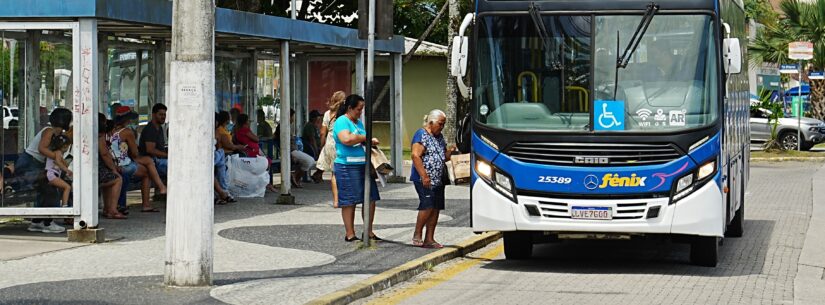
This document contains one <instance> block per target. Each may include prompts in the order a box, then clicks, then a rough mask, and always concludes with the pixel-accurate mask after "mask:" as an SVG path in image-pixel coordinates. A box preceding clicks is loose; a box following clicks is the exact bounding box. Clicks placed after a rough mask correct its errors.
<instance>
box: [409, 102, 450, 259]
mask: <svg viewBox="0 0 825 305" xmlns="http://www.w3.org/2000/svg"><path fill="white" fill-rule="evenodd" d="M446 123H447V116H446V115H445V114H444V111H441V110H438V109H435V110H432V111H430V113H429V114H428V115H427V116H425V117H424V127H423V128H421V129H419V130H418V131H416V132H415V135H413V138H412V145H411V146H412V160H413V169H412V172H411V173H410V180H411V181H412V182H413V184H414V185H415V191H416V192H417V193H418V200H419V203H418V219H417V220H416V222H415V232H414V233H413V239H412V243H413V245H414V246H418V247H425V248H436V249H437V248H442V247H443V246H442V245H441V244H439V243H438V242H436V241H435V239H434V238H433V236H434V235H435V226H436V224H437V223H438V214H439V212H440V211H441V210H443V209H444V182H445V181H442V177H443V173H444V163H445V162H447V161H449V160H450V155H452V153H453V152H454V151H455V145H451V146H450V147H449V148H447V142H446V141H444V136H443V135H442V134H441V130H443V129H444V124H446ZM424 226H426V227H427V234H426V235H425V236H424V239H422V238H421V233H422V231H423V229H424Z"/></svg>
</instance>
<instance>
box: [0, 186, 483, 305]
mask: <svg viewBox="0 0 825 305" xmlns="http://www.w3.org/2000/svg"><path fill="white" fill-rule="evenodd" d="M304 186H305V188H303V189H296V190H294V192H293V194H294V195H295V197H296V201H297V202H298V203H299V205H291V206H283V205H274V204H272V203H273V202H275V200H276V199H277V196H278V194H267V197H266V198H263V199H243V200H240V202H238V203H235V204H230V205H227V206H216V207H215V239H214V277H213V278H214V286H213V287H208V288H186V289H176V288H167V287H165V286H163V284H162V283H163V266H164V247H165V237H164V233H165V224H164V223H165V213H140V212H139V209H138V207H135V206H133V208H132V210H131V214H130V215H129V219H128V220H109V219H102V220H101V224H100V225H101V227H103V228H105V230H106V235H107V237H109V238H113V237H115V238H117V240H115V241H110V242H107V243H104V244H94V245H82V244H81V245H78V244H68V243H62V242H55V241H42V240H41V241H28V242H22V243H21V241H20V240H19V239H18V240H9V239H4V237H3V236H2V234H6V235H8V234H13V232H14V231H13V230H17V232H19V235H22V236H26V235H27V233H28V232H25V224H19V225H17V227H15V226H14V225H12V226H6V229H0V248H2V249H3V251H2V252H3V253H4V255H3V256H2V257H0V274H2V276H0V304H5V303H13V304H20V303H28V304H34V303H36V304H57V303H78V304H172V303H174V304H185V303H188V304H192V303H198V304H218V303H230V304H303V303H306V302H309V301H311V300H313V299H315V298H318V297H320V296H323V295H325V294H328V293H331V292H334V291H337V290H340V289H344V288H346V287H348V286H350V285H352V284H354V283H357V282H358V281H360V280H363V279H366V278H369V277H371V276H373V275H375V274H379V273H381V272H384V271H386V270H389V269H391V268H393V267H396V266H399V265H402V264H404V263H406V262H408V261H411V260H414V259H416V258H419V257H421V256H424V255H427V254H429V253H432V252H434V251H436V250H430V249H423V248H417V247H412V246H410V245H409V243H410V239H411V237H412V231H413V227H414V224H415V219H416V214H417V212H416V210H415V208H416V207H417V205H418V199H417V195H416V193H415V191H414V189H413V187H412V185H411V184H390V185H388V186H387V187H386V188H381V197H382V200H381V201H379V203H378V209H377V211H376V221H375V232H376V234H377V235H378V236H380V237H381V238H383V239H385V241H383V242H379V243H378V245H377V247H376V248H375V249H369V250H357V249H356V244H354V243H347V242H344V240H343V239H344V231H343V225H342V222H341V214H340V210H337V209H333V208H332V207H331V193H330V191H329V183H328V182H327V181H325V182H323V183H321V184H313V183H305V184H304ZM468 192H469V191H468V188H467V186H450V187H448V188H447V192H446V195H447V210H445V211H444V212H443V213H442V216H441V218H440V219H439V227H438V229H437V232H436V239H437V240H439V241H440V242H441V243H443V244H444V245H445V246H450V245H455V244H458V243H460V242H461V241H463V240H466V239H468V238H471V237H473V236H475V235H474V234H473V233H472V232H471V229H470V228H469V227H468V226H469V193H468ZM156 205H157V206H158V207H160V208H161V210H165V204H163V203H156ZM356 219H357V220H356V224H357V225H358V226H357V228H356V229H357V230H358V231H359V232H360V230H361V226H360V224H361V221H360V219H359V217H356ZM10 230H11V231H10ZM10 232H12V233H10ZM21 238H22V237H21ZM42 243H47V244H45V246H44V245H42ZM46 246H51V247H53V248H54V249H55V250H59V251H52V249H51V248H48V247H46ZM7 247H8V248H7ZM34 247H40V248H39V249H40V251H38V250H37V249H33V248H34ZM44 247H45V248H44ZM30 248H31V249H33V250H31V251H28V252H26V249H30ZM9 249H11V250H9ZM21 251H22V252H21ZM38 252H40V253H41V254H37V253H38ZM43 252H45V253H43ZM6 253H19V254H7V255H6Z"/></svg>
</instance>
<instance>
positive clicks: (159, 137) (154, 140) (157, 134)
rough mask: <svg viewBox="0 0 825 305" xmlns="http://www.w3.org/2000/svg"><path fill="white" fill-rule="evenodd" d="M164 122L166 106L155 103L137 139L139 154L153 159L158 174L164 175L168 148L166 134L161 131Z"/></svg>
mask: <svg viewBox="0 0 825 305" xmlns="http://www.w3.org/2000/svg"><path fill="white" fill-rule="evenodd" d="M164 123H166V106H165V105H163V104H160V103H158V104H155V106H152V120H151V121H149V123H148V124H146V127H144V128H143V132H141V134H140V141H138V152H140V155H141V156H147V157H150V158H152V160H154V161H155V167H157V169H158V174H160V176H162V177H166V173H167V170H168V167H169V160H168V159H167V158H168V155H167V153H168V150H167V145H166V136H165V135H164V132H163V124H164Z"/></svg>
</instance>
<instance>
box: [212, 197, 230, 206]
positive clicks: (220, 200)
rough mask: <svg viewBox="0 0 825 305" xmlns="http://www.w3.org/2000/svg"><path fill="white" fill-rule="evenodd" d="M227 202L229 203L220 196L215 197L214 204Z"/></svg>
mask: <svg viewBox="0 0 825 305" xmlns="http://www.w3.org/2000/svg"><path fill="white" fill-rule="evenodd" d="M228 203H229V202H226V200H224V199H221V198H215V204H216V205H226V204H228Z"/></svg>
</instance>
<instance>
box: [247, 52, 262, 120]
mask: <svg viewBox="0 0 825 305" xmlns="http://www.w3.org/2000/svg"><path fill="white" fill-rule="evenodd" d="M250 53H251V54H250V58H251V59H250V63H249V66H248V67H249V68H248V69H247V72H248V73H247V74H246V75H248V77H247V78H249V80H248V82H249V86H248V87H249V88H248V89H247V92H248V96H249V98H248V101H249V102H248V103H247V105H246V107H245V108H244V111H245V112H246V114H248V115H249V126H250V128H252V131H253V132H257V126H258V115H257V113H256V111H257V109H258V98H259V96H258V52H255V51H252V52H250ZM259 136H260V135H259Z"/></svg>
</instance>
